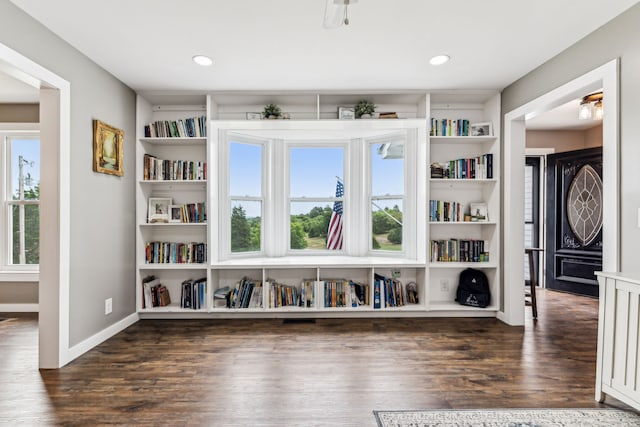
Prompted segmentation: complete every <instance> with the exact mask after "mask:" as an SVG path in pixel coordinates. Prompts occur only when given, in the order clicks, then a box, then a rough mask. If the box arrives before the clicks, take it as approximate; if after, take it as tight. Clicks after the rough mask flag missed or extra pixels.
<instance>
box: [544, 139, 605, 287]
mask: <svg viewBox="0 0 640 427" xmlns="http://www.w3.org/2000/svg"><path fill="white" fill-rule="evenodd" d="M602 202H603V197H602V148H601V147H598V148H589V149H585V150H577V151H570V152H566V153H559V154H554V155H550V156H547V220H546V233H545V234H546V236H545V238H546V245H545V247H546V286H547V287H548V288H550V289H556V290H560V291H567V292H572V293H576V294H581V295H591V296H598V281H597V280H596V276H595V274H594V272H595V271H599V270H601V269H602Z"/></svg>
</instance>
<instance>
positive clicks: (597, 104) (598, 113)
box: [578, 92, 604, 120]
mask: <svg viewBox="0 0 640 427" xmlns="http://www.w3.org/2000/svg"><path fill="white" fill-rule="evenodd" d="M602 99H603V96H602V92H595V93H592V94H590V95H587V96H585V97H583V98H582V101H580V107H579V109H578V119H580V120H588V119H591V118H593V119H594V120H602V117H603V115H604V111H603V105H602Z"/></svg>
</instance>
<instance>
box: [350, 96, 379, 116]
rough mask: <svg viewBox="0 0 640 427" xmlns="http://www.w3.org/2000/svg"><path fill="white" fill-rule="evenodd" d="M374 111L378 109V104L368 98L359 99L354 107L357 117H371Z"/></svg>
mask: <svg viewBox="0 0 640 427" xmlns="http://www.w3.org/2000/svg"><path fill="white" fill-rule="evenodd" d="M374 111H376V106H375V105H374V104H373V102H370V101H367V100H366V99H363V100H361V101H359V102H358V103H357V104H356V106H355V108H354V112H355V113H356V118H357V119H370V118H371V115H372V114H373V112H374Z"/></svg>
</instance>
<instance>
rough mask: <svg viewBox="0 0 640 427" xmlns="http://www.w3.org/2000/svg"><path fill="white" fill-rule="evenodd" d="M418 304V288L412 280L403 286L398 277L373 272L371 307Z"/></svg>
mask: <svg viewBox="0 0 640 427" xmlns="http://www.w3.org/2000/svg"><path fill="white" fill-rule="evenodd" d="M407 304H418V289H417V285H416V284H415V283H414V282H411V283H409V284H407V286H406V287H405V286H404V285H403V283H402V282H401V281H400V280H398V279H393V278H390V277H385V276H382V275H380V274H375V275H374V278H373V308H374V309H378V308H387V307H402V306H405V305H407Z"/></svg>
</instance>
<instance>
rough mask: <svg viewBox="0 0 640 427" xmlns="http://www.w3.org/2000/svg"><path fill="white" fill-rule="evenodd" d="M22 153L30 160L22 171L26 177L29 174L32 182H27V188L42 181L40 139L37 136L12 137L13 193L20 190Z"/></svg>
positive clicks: (26, 159)
mask: <svg viewBox="0 0 640 427" xmlns="http://www.w3.org/2000/svg"><path fill="white" fill-rule="evenodd" d="M20 155H22V156H23V158H24V160H25V161H27V162H29V163H28V164H23V169H22V173H23V174H24V177H25V179H26V178H27V177H28V176H29V177H30V178H31V180H30V182H28V181H27V182H26V183H25V189H28V188H35V186H36V185H38V184H39V183H40V140H39V139H35V138H19V137H18V138H15V137H11V194H12V195H13V194H17V192H18V175H19V170H20V169H19V167H18V159H19V156H20Z"/></svg>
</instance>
